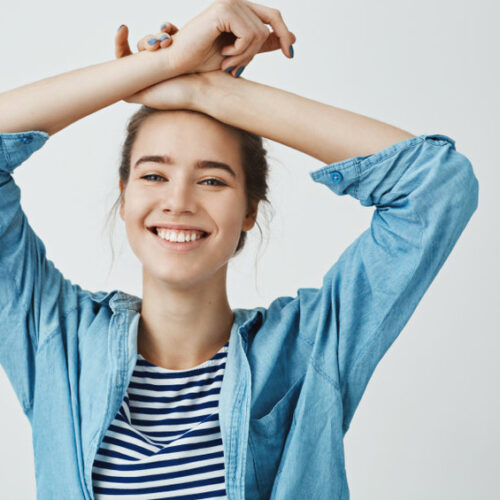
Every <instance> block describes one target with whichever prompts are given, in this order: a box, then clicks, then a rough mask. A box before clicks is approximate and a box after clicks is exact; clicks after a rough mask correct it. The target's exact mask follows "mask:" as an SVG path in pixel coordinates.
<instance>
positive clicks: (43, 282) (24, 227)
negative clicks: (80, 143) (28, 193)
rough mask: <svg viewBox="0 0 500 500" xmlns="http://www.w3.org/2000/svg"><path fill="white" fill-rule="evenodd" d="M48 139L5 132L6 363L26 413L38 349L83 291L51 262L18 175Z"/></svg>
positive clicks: (1, 193) (2, 358) (2, 298)
mask: <svg viewBox="0 0 500 500" xmlns="http://www.w3.org/2000/svg"><path fill="white" fill-rule="evenodd" d="M48 138H49V135H48V134H47V133H45V132H41V131H27V132H19V133H0V290H1V292H0V365H1V366H2V367H3V369H4V370H5V373H6V375H7V377H8V378H9V380H10V382H11V384H12V387H13V389H14V391H15V393H16V396H17V398H18V400H19V402H20V403H21V405H22V407H23V410H24V411H25V413H26V412H27V411H28V410H29V408H30V407H31V405H32V402H33V391H34V380H35V356H36V351H37V347H38V345H39V344H40V343H41V341H42V340H43V338H44V337H46V336H48V335H49V334H50V333H51V331H53V330H54V329H55V328H56V327H57V326H58V325H59V321H60V319H61V318H62V317H63V316H64V315H65V313H66V312H67V311H68V310H69V309H70V308H72V307H74V304H75V302H76V297H77V291H78V290H79V289H80V287H79V286H78V285H73V284H72V283H71V282H70V281H69V280H67V279H65V278H64V277H63V276H62V275H61V273H60V272H59V270H58V269H57V268H56V267H55V266H54V264H53V262H52V261H50V260H49V259H47V257H46V251H45V246H44V244H43V242H42V241H41V240H40V238H39V237H38V236H37V235H36V234H35V232H34V231H33V229H32V227H31V226H30V224H29V222H28V219H27V217H26V214H25V213H24V211H23V209H22V207H21V204H20V195H21V193H20V189H19V186H18V185H17V184H16V183H15V181H14V178H13V176H12V172H13V170H14V169H15V168H16V167H18V166H19V165H21V164H22V163H23V162H24V161H25V160H26V159H28V158H29V157H30V156H31V155H32V154H33V153H34V152H35V151H37V150H38V149H40V148H41V147H42V146H43V145H44V144H45V142H46V141H47V139H48Z"/></svg>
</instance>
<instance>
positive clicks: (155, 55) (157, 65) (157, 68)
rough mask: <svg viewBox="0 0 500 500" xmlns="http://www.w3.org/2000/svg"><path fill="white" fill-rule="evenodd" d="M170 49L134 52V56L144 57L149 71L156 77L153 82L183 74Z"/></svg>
mask: <svg viewBox="0 0 500 500" xmlns="http://www.w3.org/2000/svg"><path fill="white" fill-rule="evenodd" d="M169 51H170V47H167V48H165V49H160V50H158V51H155V52H151V51H149V50H143V51H140V52H137V53H136V54H133V56H134V57H135V56H136V57H141V58H142V59H143V61H144V64H145V65H147V67H148V71H149V72H150V74H151V75H152V77H153V79H154V82H153V84H155V83H160V82H162V81H164V80H169V79H170V78H175V77H176V76H179V75H181V74H182V73H181V72H180V70H179V69H178V68H177V66H176V62H175V58H174V57H173V56H172V54H171V53H170V52H169Z"/></svg>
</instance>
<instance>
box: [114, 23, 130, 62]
mask: <svg viewBox="0 0 500 500" xmlns="http://www.w3.org/2000/svg"><path fill="white" fill-rule="evenodd" d="M130 54H132V51H131V50H130V46H129V44H128V27H127V26H126V25H125V24H122V25H121V26H120V27H119V28H118V31H117V33H116V35H115V57H116V58H117V59H120V57H125V56H129V55H130Z"/></svg>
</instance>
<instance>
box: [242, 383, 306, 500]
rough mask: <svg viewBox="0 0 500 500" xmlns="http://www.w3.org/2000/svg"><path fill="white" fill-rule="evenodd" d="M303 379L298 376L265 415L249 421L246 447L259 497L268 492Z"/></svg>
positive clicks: (270, 488)
mask: <svg viewBox="0 0 500 500" xmlns="http://www.w3.org/2000/svg"><path fill="white" fill-rule="evenodd" d="M303 380H304V377H303V376H302V377H301V378H300V379H299V380H297V381H296V382H295V383H294V384H293V385H292V387H290V389H288V391H287V392H286V393H285V394H284V396H283V397H282V398H281V399H279V400H278V402H277V403H276V404H275V405H274V406H273V407H272V408H271V410H270V411H269V412H268V413H266V414H265V415H263V416H262V417H259V418H250V427H249V436H248V444H249V447H250V451H251V453H252V456H253V462H254V466H255V476H256V478H257V484H258V489H259V492H260V497H261V498H269V495H270V493H271V490H272V487H273V483H274V479H275V478H276V475H277V472H278V468H279V464H280V461H281V456H282V454H283V448H284V446H285V441H286V438H287V436H288V433H289V431H290V427H291V423H292V418H293V413H294V411H295V407H296V406H297V399H298V397H299V394H300V390H301V388H302V382H303Z"/></svg>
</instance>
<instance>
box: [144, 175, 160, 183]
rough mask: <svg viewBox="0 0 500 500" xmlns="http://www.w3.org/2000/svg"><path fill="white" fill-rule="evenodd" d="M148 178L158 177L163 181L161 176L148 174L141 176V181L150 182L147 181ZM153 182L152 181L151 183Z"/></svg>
mask: <svg viewBox="0 0 500 500" xmlns="http://www.w3.org/2000/svg"><path fill="white" fill-rule="evenodd" d="M148 177H159V178H160V179H163V177H162V176H161V175H157V174H148V175H143V176H142V177H141V179H147V180H150V179H148ZM153 182H154V181H153Z"/></svg>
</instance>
